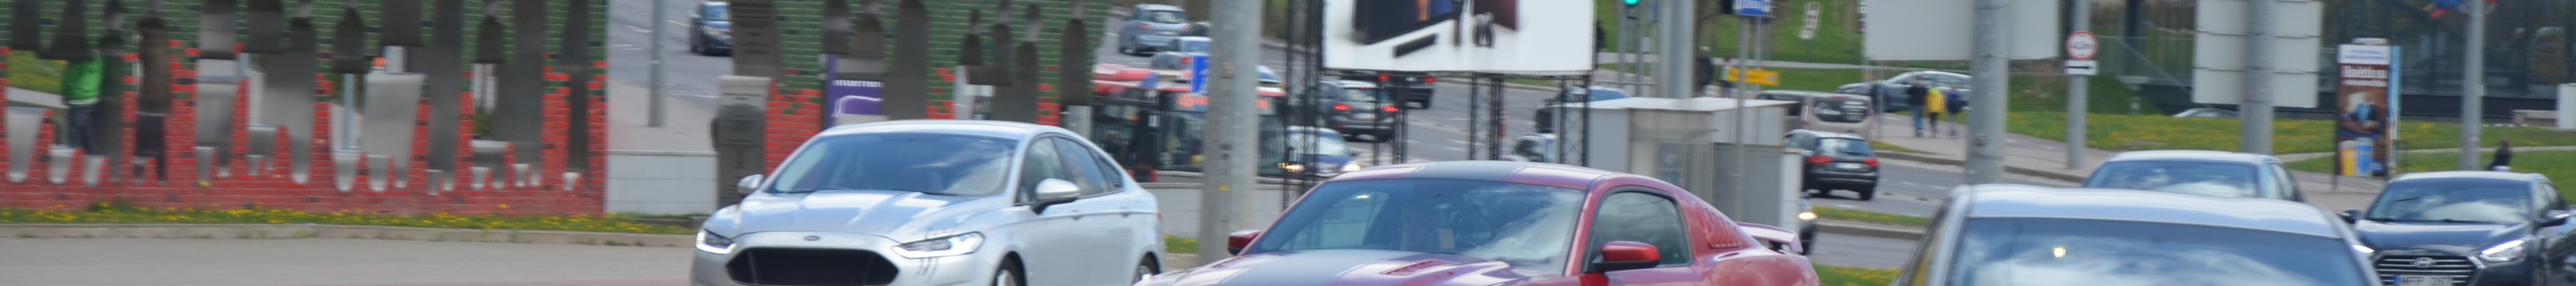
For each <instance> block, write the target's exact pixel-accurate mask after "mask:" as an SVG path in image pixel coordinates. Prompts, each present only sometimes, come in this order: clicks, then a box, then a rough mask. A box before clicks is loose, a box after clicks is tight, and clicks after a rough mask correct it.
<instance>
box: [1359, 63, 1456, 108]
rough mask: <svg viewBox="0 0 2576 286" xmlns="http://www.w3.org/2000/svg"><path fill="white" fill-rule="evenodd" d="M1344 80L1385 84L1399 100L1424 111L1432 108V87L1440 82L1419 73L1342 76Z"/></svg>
mask: <svg viewBox="0 0 2576 286" xmlns="http://www.w3.org/2000/svg"><path fill="white" fill-rule="evenodd" d="M1342 80H1348V81H1360V82H1368V83H1383V84H1380V85H1381V86H1385V87H1386V89H1388V90H1393V91H1395V96H1396V98H1397V99H1402V100H1404V103H1411V104H1413V108H1424V109H1428V108H1431V92H1432V86H1431V85H1432V84H1434V83H1438V82H1439V81H1440V80H1439V79H1437V78H1432V77H1431V75H1429V74H1424V73H1418V72H1379V73H1378V74H1377V75H1345V76H1342Z"/></svg>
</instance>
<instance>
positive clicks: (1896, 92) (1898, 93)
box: [1834, 71, 1970, 112]
mask: <svg viewBox="0 0 2576 286" xmlns="http://www.w3.org/2000/svg"><path fill="white" fill-rule="evenodd" d="M1917 78H1920V79H1926V80H1931V82H1932V87H1933V88H1939V89H1941V93H1942V94H1943V95H1946V96H1948V97H1950V98H1952V100H1950V101H1951V102H1953V103H1957V104H1958V105H1960V106H1966V104H1965V103H1967V102H1968V101H1967V98H1968V91H1969V90H1970V88H1969V83H1968V80H1969V79H1970V77H1969V76H1968V75H1964V74H1958V73H1953V72H1945V71H1913V72H1906V73H1902V74H1897V75H1896V76H1895V77H1889V78H1887V79H1886V80H1880V81H1878V82H1864V83H1854V84H1846V85H1843V86H1842V87H1840V88H1835V89H1834V92H1835V93H1842V94H1858V95H1864V96H1869V97H1870V99H1872V100H1878V101H1880V102H1884V103H1886V104H1881V105H1879V106H1880V108H1883V110H1880V111H1889V112H1893V111H1902V110H1913V109H1914V104H1913V103H1912V101H1909V100H1908V99H1912V98H1914V96H1910V95H1906V94H1905V89H1906V88H1909V87H1913V86H1914V80H1915V79H1917Z"/></svg>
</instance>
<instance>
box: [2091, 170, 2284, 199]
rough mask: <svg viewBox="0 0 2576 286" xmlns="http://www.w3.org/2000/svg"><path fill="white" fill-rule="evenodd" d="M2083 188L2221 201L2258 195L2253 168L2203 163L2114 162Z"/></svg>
mask: <svg viewBox="0 0 2576 286" xmlns="http://www.w3.org/2000/svg"><path fill="white" fill-rule="evenodd" d="M2084 187H2085V188H2097V189H2125V190H2146V191H2158V192H2168V193H2184V194H2194V195H2203V196H2212V197H2224V198H2250V197H2255V196H2256V195H2257V192H2256V191H2257V190H2259V189H2258V188H2257V187H2256V184H2255V180H2254V165H2249V164H2240V163H2222V162H2203V161H2116V162H2110V163H2104V164H2102V168H2101V169H2100V170H2096V171H2094V172H2093V176H2092V177H2087V178H2085V180H2084Z"/></svg>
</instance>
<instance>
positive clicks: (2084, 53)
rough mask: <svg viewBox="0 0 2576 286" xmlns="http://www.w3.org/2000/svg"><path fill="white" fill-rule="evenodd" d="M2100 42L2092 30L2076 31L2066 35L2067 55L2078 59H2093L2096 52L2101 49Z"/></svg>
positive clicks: (2069, 57)
mask: <svg viewBox="0 0 2576 286" xmlns="http://www.w3.org/2000/svg"><path fill="white" fill-rule="evenodd" d="M2099 43H2100V42H2097V40H2096V39H2094V38H2093V32H2092V31H2075V34H2073V35H2066V57H2067V58H2068V59H2072V60H2078V61H2089V60H2093V54H2094V52H2096V51H2100V50H2101V45H2100V44H2099Z"/></svg>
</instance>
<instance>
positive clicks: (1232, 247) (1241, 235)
mask: <svg viewBox="0 0 2576 286" xmlns="http://www.w3.org/2000/svg"><path fill="white" fill-rule="evenodd" d="M1260 237H1261V230H1255V229H1246V230H1237V231H1234V233H1232V234H1226V235H1225V254H1227V255H1242V254H1243V248H1244V247H1246V246H1252V239H1254V238H1260Z"/></svg>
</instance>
